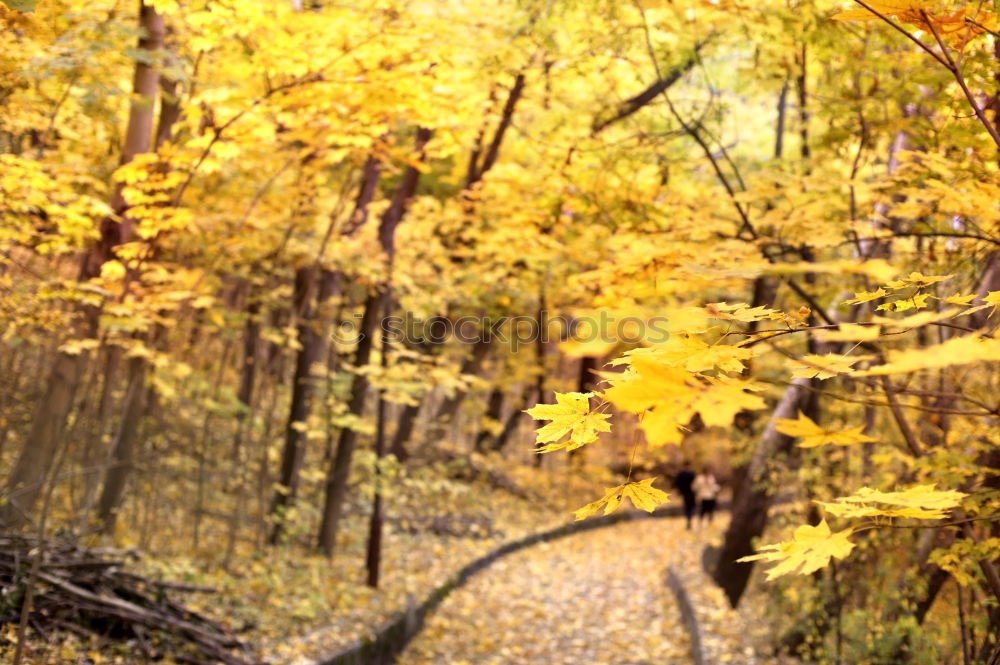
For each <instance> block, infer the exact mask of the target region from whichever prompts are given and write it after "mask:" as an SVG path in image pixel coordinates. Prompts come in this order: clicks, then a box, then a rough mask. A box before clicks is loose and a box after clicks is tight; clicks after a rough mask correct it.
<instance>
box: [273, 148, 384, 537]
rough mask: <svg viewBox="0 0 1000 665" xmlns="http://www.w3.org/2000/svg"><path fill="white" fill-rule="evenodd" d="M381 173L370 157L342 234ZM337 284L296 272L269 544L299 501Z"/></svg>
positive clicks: (360, 220) (361, 214)
mask: <svg viewBox="0 0 1000 665" xmlns="http://www.w3.org/2000/svg"><path fill="white" fill-rule="evenodd" d="M380 175H381V163H380V162H379V161H378V160H377V159H375V158H374V157H372V158H369V159H368V161H367V162H366V164H365V167H364V170H363V172H362V177H361V186H360V188H359V191H358V195H357V199H356V200H355V204H354V211H353V212H352V214H351V217H350V218H349V219H348V223H347V226H346V228H345V229H344V230H343V233H344V235H352V234H353V233H355V232H356V231H357V230H358V229H359V228H360V227H361V226H362V225H363V224H364V222H365V220H367V218H368V207H369V205H370V204H371V202H372V198H373V197H374V196H375V192H376V190H377V187H378V181H379V177H380ZM331 224H332V221H331ZM331 230H332V226H331ZM317 263H318V261H317ZM317 280H319V282H320V284H319V290H318V293H315V292H316V288H317V285H316V281H317ZM339 282H340V275H339V273H336V272H333V271H329V270H321V269H320V266H319V265H317V264H312V265H309V266H306V267H304V268H300V269H299V270H298V271H297V272H296V276H295V294H296V298H295V302H296V306H295V310H296V312H297V313H298V318H299V321H300V323H299V326H298V337H299V343H300V344H301V346H302V348H301V349H299V352H298V354H297V355H296V358H295V375H294V377H293V380H292V381H293V383H292V399H291V403H290V404H289V413H288V421H287V424H286V426H285V447H284V450H283V452H282V456H281V471H280V475H279V477H278V483H279V484H280V486H281V487H280V489H279V490H278V491H276V492H275V493H274V499H273V501H272V503H271V510H270V513H271V515H272V516H273V517H276V518H277V519H276V520H275V522H274V527H273V528H272V530H271V534H270V536H269V540H270V542H271V544H275V543H277V542H278V541H279V540H280V538H281V534H282V531H283V528H284V527H283V521H282V519H281V513H282V511H284V510H285V509H286V508H287V507H288V506H289V505H291V504H292V503H293V502H294V501H295V496H296V494H297V493H298V485H299V473H300V472H301V470H302V465H303V463H304V460H305V445H306V431H305V430H304V429H303V427H304V426H305V424H306V423H307V422H308V420H309V416H310V414H311V413H312V403H313V400H314V398H315V396H316V394H317V391H318V389H319V386H318V385H317V384H318V382H319V377H316V376H314V374H313V368H314V367H315V366H316V365H317V364H318V363H321V362H324V361H325V360H326V359H327V355H328V349H329V334H330V330H329V328H330V323H331V317H330V316H329V312H327V311H326V309H327V305H328V303H329V300H330V298H331V297H333V295H334V294H335V293H336V292H337V290H338V288H339ZM314 293H315V302H314Z"/></svg>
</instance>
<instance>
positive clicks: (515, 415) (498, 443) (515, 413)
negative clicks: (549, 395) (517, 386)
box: [493, 383, 542, 452]
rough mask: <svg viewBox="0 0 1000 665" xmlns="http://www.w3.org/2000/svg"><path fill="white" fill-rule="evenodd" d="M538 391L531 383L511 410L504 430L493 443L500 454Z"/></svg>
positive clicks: (540, 397)
mask: <svg viewBox="0 0 1000 665" xmlns="http://www.w3.org/2000/svg"><path fill="white" fill-rule="evenodd" d="M536 390H537V388H536V386H535V385H534V384H531V383H529V384H528V385H526V386H525V387H524V390H523V391H522V392H521V397H520V399H519V401H518V402H517V403H515V404H514V407H513V409H511V412H510V413H509V414H508V415H507V420H505V421H504V424H503V429H502V430H500V435H499V436H497V438H496V440H495V441H494V442H493V450H495V451H497V452H500V451H501V450H503V449H504V447H505V446H506V445H507V442H508V441H510V437H511V436H512V435H513V434H514V432H515V430H517V425H518V423H520V422H521V418H522V416H523V414H524V411H523V410H522V409H524V407H526V406H527V405H528V402H529V400H530V399H531V396H532V395H533V394H534V393H535V391H536ZM538 401H539V402H541V401H542V396H541V395H539V396H538Z"/></svg>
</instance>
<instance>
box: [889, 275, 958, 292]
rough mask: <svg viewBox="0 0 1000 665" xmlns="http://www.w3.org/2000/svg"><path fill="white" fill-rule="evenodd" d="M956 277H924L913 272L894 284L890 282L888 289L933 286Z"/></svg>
mask: <svg viewBox="0 0 1000 665" xmlns="http://www.w3.org/2000/svg"><path fill="white" fill-rule="evenodd" d="M952 277H954V275H924V274H922V273H919V272H911V273H910V274H909V275H907V276H906V277H903V278H901V279H898V280H896V281H894V282H889V283H888V284H886V287H888V288H890V289H904V288H906V287H908V286H917V287H923V286H930V285H931V284H937V283H938V282H943V281H944V280H946V279H951V278H952Z"/></svg>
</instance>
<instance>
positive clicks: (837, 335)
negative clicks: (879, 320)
mask: <svg viewBox="0 0 1000 665" xmlns="http://www.w3.org/2000/svg"><path fill="white" fill-rule="evenodd" d="M880 332H881V331H880V329H879V327H878V326H863V325H860V324H857V323H841V324H840V325H839V326H838V327H837V329H836V330H818V331H817V332H816V339H818V340H819V341H821V342H870V341H873V340H876V339H878V336H879V333H880Z"/></svg>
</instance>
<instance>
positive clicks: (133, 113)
mask: <svg viewBox="0 0 1000 665" xmlns="http://www.w3.org/2000/svg"><path fill="white" fill-rule="evenodd" d="M139 27H140V29H141V30H142V33H143V34H142V36H141V37H140V38H139V49H140V50H141V51H144V52H145V53H146V55H145V56H142V57H140V58H138V59H137V60H136V65H135V76H134V79H133V92H134V94H135V97H136V99H135V101H133V103H132V105H131V107H130V110H129V120H128V129H127V130H126V133H125V143H124V146H123V148H122V156H121V163H122V164H125V163H128V162H130V161H131V160H132V159H133V158H134V157H135V156H136V155H138V154H140V153H142V152H146V151H147V150H149V145H150V141H151V139H152V130H153V108H154V105H155V104H154V102H155V99H156V91H157V86H158V83H159V75H158V73H157V71H156V69H155V68H154V67H153V66H152V65H151V64H150V63H151V62H153V61H154V59H153V58H152V57H151V56H150V54H152V53H153V52H155V51H157V50H159V49H161V48H162V47H163V32H164V28H163V17H162V16H160V15H159V14H158V13H157V12H156V10H154V9H153V7H151V6H149V5H146V4H144V3H140V7H139ZM112 208H113V209H114V211H115V212H116V213H118V214H121V213H123V212H124V211H125V202H124V199H123V197H122V187H121V186H120V185H119V186H118V187H116V189H115V194H114V197H113V200H112ZM131 231H132V223H131V221H130V220H129V218H128V216H127V215H122V216H121V222H120V223H119V222H118V221H116V219H115V218H114V217H109V218H107V219H105V220H104V221H103V222H102V223H101V238H100V240H99V241H98V242H97V243H96V244H95V245H94V246H93V247H91V249H90V250H89V251H88V252H87V254H86V255H85V256H84V257H83V260H82V262H81V266H80V274H79V279H80V281H86V280H89V279H90V278H92V277H95V276H97V275H99V274H100V272H101V266H103V265H104V263H105V262H107V261H108V260H109V259H110V258H111V256H112V254H113V251H114V248H115V247H116V246H117V245H119V244H120V243H122V242H126V241H127V240H128V239H129V238H130V237H131ZM81 310H82V311H80V312H79V314H80V319H81V320H80V321H79V323H78V324H77V336H79V337H85V338H86V337H93V336H94V334H95V333H96V331H97V324H98V321H97V312H96V311H95V310H94V309H93V308H87V309H83V308H81ZM86 365H87V356H86V354H83V353H78V354H70V353H64V352H59V353H58V354H57V356H56V358H55V361H54V362H53V364H52V367H51V369H50V370H49V373H48V377H47V380H46V388H45V393H44V395H43V396H42V398H41V399H39V401H38V407H37V409H36V410H35V415H34V417H33V419H32V425H31V429H30V430H29V432H28V436H27V438H26V439H25V441H24V445H23V448H22V450H21V454H20V456H19V457H18V460H17V463H16V464H15V466H14V470H13V472H12V473H11V475H10V478H9V480H8V484H7V489H6V495H7V498H8V501H7V503H6V504H5V505H4V506H3V507H0V528H11V527H14V526H17V525H19V524H21V523H23V522H24V521H25V520H28V519H31V518H32V515H33V511H34V506H35V503H36V501H37V499H38V496H39V492H40V491H41V487H42V484H43V483H44V479H45V474H46V471H47V470H48V469H49V468H50V466H51V465H52V462H53V460H54V458H55V455H56V450H57V448H58V446H59V443H60V440H61V439H62V435H63V432H64V431H65V427H66V419H67V417H68V416H69V412H70V409H71V408H72V406H73V400H74V397H75V395H76V391H77V387H78V386H79V385H80V381H81V380H82V378H83V375H84V374H85V372H86Z"/></svg>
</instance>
